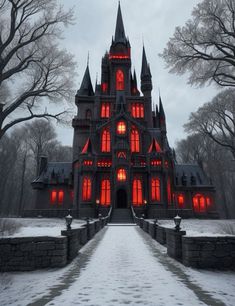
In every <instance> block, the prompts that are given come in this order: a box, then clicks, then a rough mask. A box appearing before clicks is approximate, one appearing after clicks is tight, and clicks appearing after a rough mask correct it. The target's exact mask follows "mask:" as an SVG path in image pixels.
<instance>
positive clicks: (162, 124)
mask: <svg viewBox="0 0 235 306" xmlns="http://www.w3.org/2000/svg"><path fill="white" fill-rule="evenodd" d="M159 126H160V128H161V129H166V116H165V112H164V108H163V104H162V99H161V96H159Z"/></svg>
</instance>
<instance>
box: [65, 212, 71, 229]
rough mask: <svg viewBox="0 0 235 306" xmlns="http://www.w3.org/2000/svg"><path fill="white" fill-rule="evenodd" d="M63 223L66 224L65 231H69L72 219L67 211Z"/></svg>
mask: <svg viewBox="0 0 235 306" xmlns="http://www.w3.org/2000/svg"><path fill="white" fill-rule="evenodd" d="M65 222H66V228H67V230H71V224H72V222H73V217H72V216H71V215H70V211H69V214H68V215H67V216H66V217H65Z"/></svg>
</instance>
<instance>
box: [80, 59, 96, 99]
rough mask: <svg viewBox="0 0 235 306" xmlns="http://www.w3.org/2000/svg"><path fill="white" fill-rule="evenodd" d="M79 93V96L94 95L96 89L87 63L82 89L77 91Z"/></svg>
mask: <svg viewBox="0 0 235 306" xmlns="http://www.w3.org/2000/svg"><path fill="white" fill-rule="evenodd" d="M77 95H79V96H94V90H93V86H92V83H91V76H90V71H89V67H88V65H87V67H86V71H85V73H84V76H83V80H82V84H81V87H80V89H79V90H78V92H77Z"/></svg>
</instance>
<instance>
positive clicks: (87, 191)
mask: <svg viewBox="0 0 235 306" xmlns="http://www.w3.org/2000/svg"><path fill="white" fill-rule="evenodd" d="M82 200H83V201H90V200H91V179H90V178H89V177H84V178H83V182H82Z"/></svg>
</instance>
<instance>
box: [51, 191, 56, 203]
mask: <svg viewBox="0 0 235 306" xmlns="http://www.w3.org/2000/svg"><path fill="white" fill-rule="evenodd" d="M56 200H57V191H56V190H52V191H51V196H50V202H51V204H55V203H56Z"/></svg>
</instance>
